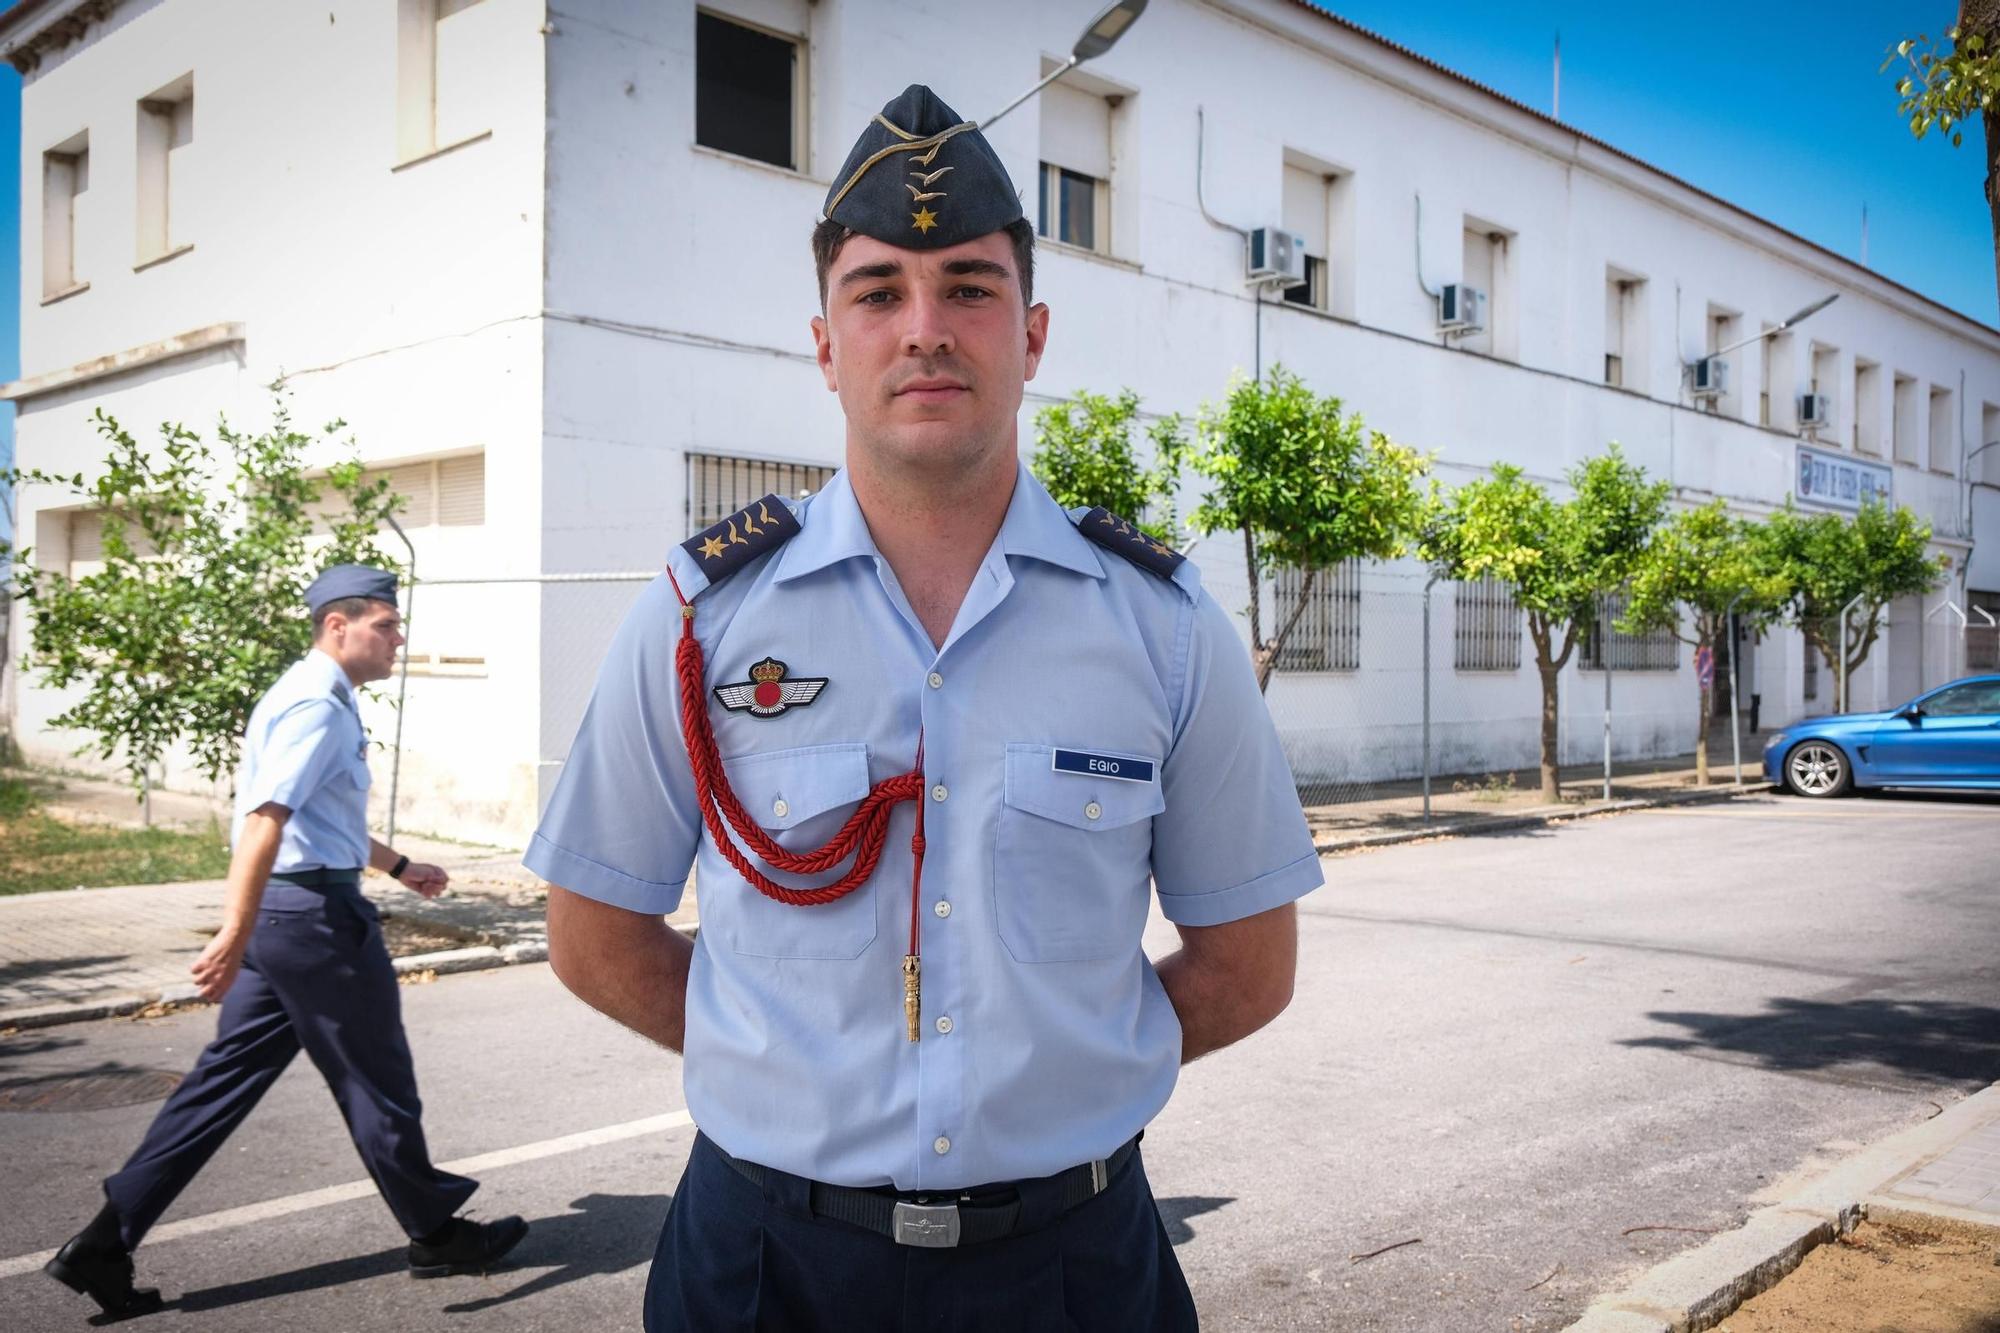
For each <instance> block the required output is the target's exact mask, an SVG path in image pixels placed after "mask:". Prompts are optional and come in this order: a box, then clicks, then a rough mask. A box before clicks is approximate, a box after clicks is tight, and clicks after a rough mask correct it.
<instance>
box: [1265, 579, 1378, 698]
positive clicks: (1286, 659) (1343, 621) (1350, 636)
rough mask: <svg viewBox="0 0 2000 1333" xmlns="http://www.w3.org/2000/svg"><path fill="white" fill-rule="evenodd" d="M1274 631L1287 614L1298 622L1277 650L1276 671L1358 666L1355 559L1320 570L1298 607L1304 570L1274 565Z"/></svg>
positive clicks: (1358, 596) (1358, 608)
mask: <svg viewBox="0 0 2000 1333" xmlns="http://www.w3.org/2000/svg"><path fill="white" fill-rule="evenodd" d="M1274 581H1275V583H1276V584H1277V596H1276V598H1275V599H1274V600H1275V602H1276V615H1275V618H1274V620H1273V622H1272V628H1273V629H1274V630H1279V629H1283V628H1284V627H1285V624H1286V622H1288V621H1289V620H1291V618H1292V613H1293V612H1294V611H1299V622H1298V624H1297V625H1295V626H1294V627H1293V628H1292V634H1291V637H1290V638H1289V639H1288V640H1286V642H1285V646H1284V648H1283V649H1282V650H1280V651H1279V653H1278V660H1277V662H1276V663H1275V666H1276V668H1277V669H1278V670H1279V671H1356V670H1359V669H1360V667H1361V562H1360V561H1359V560H1343V561H1341V562H1340V563H1339V564H1338V565H1335V566H1334V567H1333V568H1332V569H1322V570H1320V571H1319V574H1318V576H1317V577H1316V578H1314V579H1313V582H1312V589H1311V591H1309V592H1307V593H1306V594H1305V608H1304V609H1303V610H1302V611H1301V610H1300V609H1299V598H1300V589H1301V587H1303V585H1304V583H1305V571H1304V570H1301V569H1297V568H1286V569H1280V570H1279V571H1278V574H1277V578H1276V579H1275V580H1274Z"/></svg>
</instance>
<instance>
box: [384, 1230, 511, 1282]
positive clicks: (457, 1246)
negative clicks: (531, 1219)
mask: <svg viewBox="0 0 2000 1333" xmlns="http://www.w3.org/2000/svg"><path fill="white" fill-rule="evenodd" d="M527 1234H528V1224H527V1223H526V1222H523V1221H522V1220H521V1219H520V1218H518V1217H503V1218H501V1219H500V1220H499V1221H497V1222H474V1221H472V1220H471V1219H470V1218H464V1217H454V1218H452V1219H451V1221H449V1222H447V1223H445V1224H444V1225H443V1226H442V1227H439V1228H438V1230H437V1231H436V1232H433V1233H432V1234H431V1235H429V1236H426V1237H424V1239H422V1240H413V1241H411V1242H410V1276H411V1277H450V1276H452V1275H453V1274H455V1273H484V1272H486V1271H487V1270H488V1269H489V1268H491V1267H493V1265H494V1264H496V1263H498V1262H499V1261H500V1260H501V1258H502V1257H504V1256H505V1255H506V1253H507V1251H509V1250H511V1249H513V1248H514V1247H515V1246H516V1245H519V1244H520V1243H521V1237H523V1236H525V1235H527Z"/></svg>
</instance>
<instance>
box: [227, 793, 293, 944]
mask: <svg viewBox="0 0 2000 1333" xmlns="http://www.w3.org/2000/svg"><path fill="white" fill-rule="evenodd" d="M287 813H289V812H287ZM284 833H285V823H284V820H283V819H279V818H275V817H274V816H272V815H268V814H266V813H264V809H263V807H259V808H258V809H256V810H253V811H251V812H250V813H249V814H248V815H246V816H244V819H243V831H242V833H241V834H240V835H238V837H237V839H236V850H235V851H233V852H231V853H230V856H229V877H228V884H229V894H228V897H227V899H226V900H225V901H224V903H223V907H222V930H221V931H220V932H219V933H220V934H221V935H223V936H224V937H226V938H228V939H235V940H241V939H248V938H249V936H250V929H251V927H252V926H253V925H255V924H256V921H257V908H258V905H259V904H261V903H262V902H263V901H264V885H265V883H266V882H267V881H268V880H269V879H270V878H271V867H272V866H273V865H275V864H277V860H278V846H279V843H280V842H282V841H283V839H284Z"/></svg>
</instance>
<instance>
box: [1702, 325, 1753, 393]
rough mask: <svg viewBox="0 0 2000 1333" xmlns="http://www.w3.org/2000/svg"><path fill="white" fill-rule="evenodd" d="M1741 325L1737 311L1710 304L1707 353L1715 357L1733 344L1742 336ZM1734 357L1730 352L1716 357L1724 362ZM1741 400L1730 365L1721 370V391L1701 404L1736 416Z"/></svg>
mask: <svg viewBox="0 0 2000 1333" xmlns="http://www.w3.org/2000/svg"><path fill="white" fill-rule="evenodd" d="M1742 326H1743V317H1742V315H1741V314H1739V313H1738V312H1736V311H1734V310H1724V309H1722V308H1720V307H1719V306H1710V307H1709V308H1708V355H1709V356H1711V357H1717V356H1718V353H1720V352H1721V351H1722V349H1723V348H1725V347H1729V346H1731V345H1732V344H1734V343H1735V342H1736V340H1737V339H1738V338H1740V337H1741V336H1742V335H1741V334H1740V333H1738V332H1737V330H1738V329H1740V328H1742ZM1734 358H1735V353H1731V354H1730V355H1729V356H1720V357H1718V359H1719V360H1721V361H1724V362H1729V361H1733V360H1734ZM1741 402H1742V398H1741V397H1740V396H1739V394H1738V393H1737V377H1736V367H1735V366H1734V365H1731V366H1730V367H1729V369H1728V370H1726V371H1724V372H1723V392H1722V393H1721V394H1720V395H1718V396H1716V397H1713V398H1710V399H1708V400H1707V401H1706V402H1705V403H1704V404H1703V406H1704V407H1706V408H1707V409H1708V410H1709V411H1711V412H1714V413H1717V414H1719V415H1721V416H1726V417H1736V416H1741V415H1742V412H1741V410H1740V408H1739V404H1740V403H1741Z"/></svg>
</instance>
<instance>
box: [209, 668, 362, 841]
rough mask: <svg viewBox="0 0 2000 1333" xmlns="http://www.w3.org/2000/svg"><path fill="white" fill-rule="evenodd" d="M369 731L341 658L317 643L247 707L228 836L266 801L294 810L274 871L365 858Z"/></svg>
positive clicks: (239, 830) (239, 832) (234, 835)
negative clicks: (325, 651) (329, 653)
mask: <svg viewBox="0 0 2000 1333" xmlns="http://www.w3.org/2000/svg"><path fill="white" fill-rule="evenodd" d="M367 746H368V733H367V732H366V731H365V730H363V729H362V726H361V714H360V713H359V712H358V711H356V707H355V702H354V686H353V684H352V683H351V682H350V681H349V680H348V679H347V673H346V672H345V671H342V670H341V669H340V663H338V662H336V661H334V660H333V659H332V658H331V657H329V656H327V655H326V654H325V653H323V652H321V651H319V649H317V648H315V649H313V650H312V651H311V652H309V653H307V654H306V655H305V656H304V657H302V658H300V659H299V660H298V661H297V662H294V663H293V664H292V665H291V667H290V668H289V669H288V670H287V671H286V672H285V674H284V675H282V676H280V677H278V683H277V684H275V685H273V686H272V687H271V689H270V692H269V693H268V694H266V695H265V696H264V697H263V698H262V699H260V700H258V701H257V707H256V708H254V709H252V710H251V713H250V725H249V727H248V728H246V729H245V731H244V733H243V766H242V768H241V769H240V770H239V771H238V773H237V781H236V813H235V817H234V818H233V819H232V820H231V821H230V830H229V840H230V842H231V843H232V844H234V843H235V842H236V840H237V839H239V838H241V837H242V836H243V817H244V816H245V815H247V814H249V813H250V812H251V811H252V810H255V809H256V808H257V807H258V806H260V805H263V804H264V803H265V802H267V801H276V802H277V803H278V804H279V805H282V806H284V807H285V808H286V809H287V810H290V811H291V812H292V816H291V818H290V819H288V820H286V821H285V832H284V837H283V840H282V841H281V842H280V843H279V844H278V859H277V860H276V861H275V862H273V863H272V866H271V870H272V873H274V874H283V873H287V872H291V871H297V870H317V869H327V870H352V869H357V868H359V867H361V866H365V865H367V864H368V751H367Z"/></svg>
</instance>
